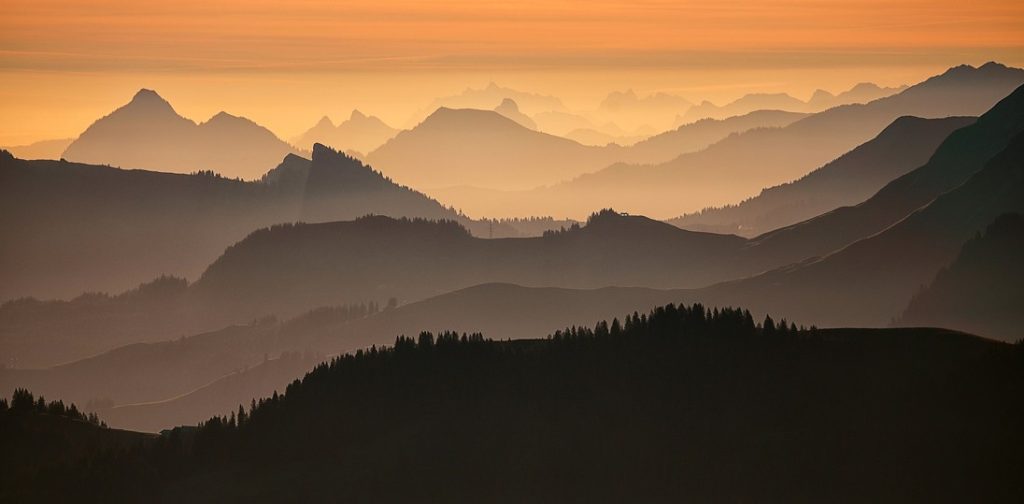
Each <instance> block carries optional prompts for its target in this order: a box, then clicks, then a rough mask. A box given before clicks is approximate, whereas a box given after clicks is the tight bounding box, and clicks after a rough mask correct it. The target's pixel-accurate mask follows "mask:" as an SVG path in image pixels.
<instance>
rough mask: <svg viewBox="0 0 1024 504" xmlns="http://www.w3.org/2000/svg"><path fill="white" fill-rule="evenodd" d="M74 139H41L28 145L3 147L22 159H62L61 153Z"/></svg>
mask: <svg viewBox="0 0 1024 504" xmlns="http://www.w3.org/2000/svg"><path fill="white" fill-rule="evenodd" d="M74 140H75V139H74V138H61V139H57V140H41V141H39V142H33V143H31V144H28V145H14V146H11V147H3V149H4V150H6V151H8V152H10V153H11V154H14V155H15V156H16V157H19V158H21V159H60V157H61V155H63V154H64V150H65V149H67V148H68V145H71V142H73V141H74Z"/></svg>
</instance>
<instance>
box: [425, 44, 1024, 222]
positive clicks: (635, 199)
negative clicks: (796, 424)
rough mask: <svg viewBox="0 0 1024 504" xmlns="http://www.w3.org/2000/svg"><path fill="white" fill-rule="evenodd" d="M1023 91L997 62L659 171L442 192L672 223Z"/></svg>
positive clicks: (634, 168)
mask: <svg viewBox="0 0 1024 504" xmlns="http://www.w3.org/2000/svg"><path fill="white" fill-rule="evenodd" d="M1021 84H1024V70H1021V69H1017V68H1008V67H1005V66H1003V65H1000V64H997V63H987V64H985V65H982V66H981V67H978V68H974V67H970V66H966V65H965V66H960V67H956V68H951V69H949V70H948V71H946V72H945V73H943V74H942V75H939V76H936V77H932V78H930V79H928V80H926V81H924V82H922V83H919V84H916V85H914V86H911V87H909V88H907V89H906V90H904V91H903V92H901V93H898V94H896V95H893V96H888V97H885V98H880V99H878V100H875V101H872V102H869V103H867V104H853V105H843V106H840V107H835V108H831V109H829V110H826V111H824V112H819V113H817V114H813V115H811V116H808V117H805V118H803V119H800V120H798V121H796V122H793V123H792V124H789V125H788V126H785V127H782V128H762V129H754V130H748V131H746V132H744V133H741V134H738V135H733V136H729V137H727V138H725V139H724V140H722V141H720V142H717V143H715V144H713V145H711V146H710V147H708V148H707V149H704V150H701V151H697V152H691V153H687V154H682V155H680V156H678V157H677V158H675V159H673V160H671V161H668V162H664V163H659V164H653V165H649V164H625V163H617V164H613V165H611V166H609V167H607V168H604V169H601V170H599V171H596V172H592V173H588V174H586V175H582V176H580V177H577V178H576V179H573V180H571V181H568V182H564V183H560V184H557V185H554V186H551V187H546V188H540V189H534V190H530V191H515V192H508V191H506V192H502V191H480V190H463V191H450V192H445V193H437V194H439V195H441V197H442V198H443V199H444V200H445V201H446V202H448V203H450V204H453V205H455V206H457V207H459V208H462V209H464V210H465V211H467V212H471V213H482V214H500V215H504V214H515V213H517V212H522V211H523V209H526V208H529V209H533V211H536V212H543V213H544V214H550V215H559V216H579V215H580V214H585V213H586V212H588V211H589V210H588V209H587V208H588V205H589V204H590V202H593V201H602V202H605V203H606V204H607V205H609V206H612V207H614V208H617V209H619V210H624V211H628V212H631V213H640V214H644V215H649V216H652V217H657V218H672V217H676V216H678V215H680V214H684V213H689V212H696V211H699V210H700V209H701V208H706V207H709V206H723V205H728V204H735V203H737V202H739V201H742V200H744V199H746V198H750V197H753V196H755V195H757V194H758V193H759V192H760V191H761V190H762V189H764V188H765V187H772V186H775V185H778V184H780V183H784V182H786V181H791V180H795V179H798V178H800V177H803V176H804V175H806V174H808V173H810V172H811V171H812V170H814V169H815V168H818V167H820V166H822V165H824V164H825V163H828V162H829V161H832V160H834V159H836V158H837V157H839V156H841V155H842V154H843V153H845V152H848V151H850V150H852V149H853V148H855V147H857V146H858V145H860V144H862V143H864V142H866V141H868V140H870V139H871V138H874V137H875V136H877V135H878V133H879V132H881V131H882V130H883V129H885V127H886V126H888V125H889V124H891V123H892V122H893V121H895V120H896V119H897V118H899V117H901V116H905V115H912V116H917V117H922V118H941V117H949V116H973V115H979V114H981V113H983V112H985V111H986V110H988V109H989V108H991V107H992V106H993V105H995V103H996V102H998V101H999V100H1000V99H1002V98H1003V97H1005V96H1006V95H1008V94H1010V93H1011V92H1012V91H1013V90H1014V89H1016V88H1017V87H1018V86H1020V85H1021Z"/></svg>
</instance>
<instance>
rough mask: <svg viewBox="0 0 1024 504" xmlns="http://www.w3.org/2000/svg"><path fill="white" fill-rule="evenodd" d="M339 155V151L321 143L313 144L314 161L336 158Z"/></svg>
mask: <svg viewBox="0 0 1024 504" xmlns="http://www.w3.org/2000/svg"><path fill="white" fill-rule="evenodd" d="M337 154H338V151H336V150H334V149H332V148H330V147H328V146H326V145H324V144H322V143H320V142H316V143H314V144H313V161H316V160H317V158H322V157H330V156H336V155H337Z"/></svg>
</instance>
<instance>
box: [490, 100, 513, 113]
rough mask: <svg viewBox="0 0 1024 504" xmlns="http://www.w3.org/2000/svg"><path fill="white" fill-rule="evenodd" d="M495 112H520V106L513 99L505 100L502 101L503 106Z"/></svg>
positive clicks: (499, 106)
mask: <svg viewBox="0 0 1024 504" xmlns="http://www.w3.org/2000/svg"><path fill="white" fill-rule="evenodd" d="M495 110H502V111H509V112H519V105H518V104H517V103H516V101H515V100H513V99H512V98H505V99H504V100H501V104H500V105H498V108H497V109H495Z"/></svg>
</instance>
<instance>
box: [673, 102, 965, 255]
mask: <svg viewBox="0 0 1024 504" xmlns="http://www.w3.org/2000/svg"><path fill="white" fill-rule="evenodd" d="M973 122H974V118H970V117H950V118H946V119H921V118H917V117H909V116H905V117H901V118H899V119H896V121H894V122H893V123H892V124H890V125H889V126H888V127H887V128H885V129H884V130H882V132H881V133H879V134H878V136H877V137H875V138H873V139H872V140H870V141H868V142H867V143H864V144H862V145H860V146H858V147H857V148H855V149H853V150H852V151H850V152H848V153H846V154H843V155H842V156H841V157H839V158H838V159H836V160H835V161H832V162H831V163H828V164H826V165H825V166H822V167H821V168H818V169H817V170H814V171H812V172H811V173H809V174H807V175H805V176H803V177H801V178H799V179H797V180H795V181H793V182H789V183H786V184H782V185H778V186H775V187H769V188H767V189H764V190H762V191H761V194H759V195H757V196H756V197H753V198H750V199H748V200H744V201H743V202H741V203H740V204H738V205H730V206H726V207H719V208H707V209H704V210H702V211H700V212H698V213H693V214H687V215H684V216H682V217H679V218H676V219H672V220H670V221H668V222H671V223H672V224H675V225H676V226H679V227H681V228H684V229H692V230H696V231H714V232H725V233H735V234H739V235H744V236H756V235H759V234H762V233H765V232H768V231H771V230H773V229H777V228H781V227H783V226H788V225H790V224H795V223H797V222H801V221H804V220H807V219H810V218H812V217H815V216H818V215H820V214H823V213H825V212H828V211H831V210H834V209H836V208H839V207H842V206H850V205H856V204H857V203H860V202H862V201H864V200H866V199H868V198H869V197H871V196H872V195H874V194H875V193H876V192H877V191H878V190H879V189H881V188H882V187H883V186H884V185H885V184H887V183H889V182H891V181H892V180H894V179H896V178H897V177H899V176H901V175H903V174H905V173H907V172H909V171H910V170H912V169H914V168H917V167H919V166H921V165H923V164H924V163H925V162H927V161H928V159H929V158H930V157H931V155H932V154H933V153H934V152H935V149H936V147H938V145H939V144H940V143H941V142H942V141H943V140H945V139H946V137H947V136H949V134H950V133H951V132H953V131H954V130H957V129H959V128H961V127H963V126H967V125H970V124H972V123H973Z"/></svg>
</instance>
